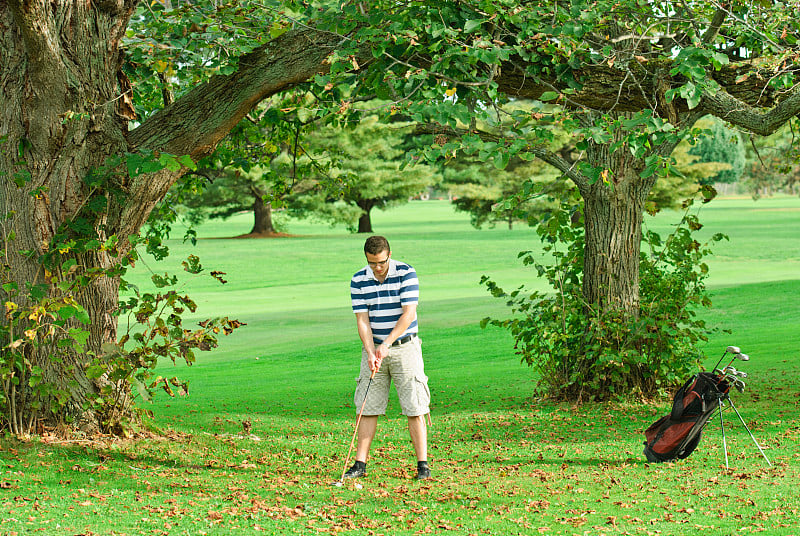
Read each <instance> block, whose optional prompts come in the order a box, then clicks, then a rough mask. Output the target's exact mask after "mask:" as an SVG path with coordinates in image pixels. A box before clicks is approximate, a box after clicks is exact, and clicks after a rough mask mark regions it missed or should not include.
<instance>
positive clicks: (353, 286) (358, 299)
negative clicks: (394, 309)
mask: <svg viewBox="0 0 800 536" xmlns="http://www.w3.org/2000/svg"><path fill="white" fill-rule="evenodd" d="M350 303H351V304H352V306H353V312H354V313H366V312H367V311H368V310H369V309H368V308H367V301H366V300H365V299H364V297H363V295H362V294H361V289H360V288H359V286H358V283H357V282H356V279H355V277H354V278H353V279H351V280H350Z"/></svg>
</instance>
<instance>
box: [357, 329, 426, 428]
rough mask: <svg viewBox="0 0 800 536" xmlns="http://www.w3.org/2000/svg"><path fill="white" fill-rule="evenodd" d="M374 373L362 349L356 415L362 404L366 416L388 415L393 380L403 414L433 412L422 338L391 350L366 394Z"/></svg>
mask: <svg viewBox="0 0 800 536" xmlns="http://www.w3.org/2000/svg"><path fill="white" fill-rule="evenodd" d="M371 374H372V371H371V370H370V369H369V364H368V362H367V351H366V350H362V351H361V373H360V375H359V377H358V378H356V382H357V385H356V392H355V395H354V396H353V402H354V404H355V408H356V413H358V411H360V410H361V404H364V415H386V406H387V404H388V402H389V384H390V383H391V382H392V381H394V386H395V389H397V396H398V398H399V399H400V407H401V409H402V412H403V415H405V416H407V417H417V416H419V415H426V414H428V413H430V403H431V392H430V390H429V389H428V377H427V376H425V367H424V365H423V363H422V346H421V344H420V340H419V338H417V337H414V338H413V339H412V340H410V341H409V342H407V343H405V344H401V345H399V346H393V347H391V348H389V355H388V356H387V357H386V359H384V360H383V362H382V363H381V368H380V369H379V370H378V372H376V373H375V377H374V378H373V379H372V385H370V387H369V392H368V393H367V385H368V384H369V377H370V375H371ZM365 394H366V395H367V400H366V402H365V401H364V395H365Z"/></svg>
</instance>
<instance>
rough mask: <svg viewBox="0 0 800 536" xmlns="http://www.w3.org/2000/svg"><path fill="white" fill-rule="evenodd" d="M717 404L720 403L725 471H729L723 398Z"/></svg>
mask: <svg viewBox="0 0 800 536" xmlns="http://www.w3.org/2000/svg"><path fill="white" fill-rule="evenodd" d="M717 402H718V403H719V425H720V427H722V450H724V451H725V469H729V467H728V440H727V439H726V438H725V421H723V420H722V410H723V409H724V406H723V405H722V397H720V398H718V399H717ZM737 413H738V412H737Z"/></svg>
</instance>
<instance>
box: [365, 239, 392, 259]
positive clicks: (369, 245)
mask: <svg viewBox="0 0 800 536" xmlns="http://www.w3.org/2000/svg"><path fill="white" fill-rule="evenodd" d="M381 251H388V252H390V253H391V251H392V248H390V247H389V241H388V240H386V238H385V237H383V236H370V237H369V238H367V241H366V242H364V253H369V254H370V255H377V254H378V253H380V252H381Z"/></svg>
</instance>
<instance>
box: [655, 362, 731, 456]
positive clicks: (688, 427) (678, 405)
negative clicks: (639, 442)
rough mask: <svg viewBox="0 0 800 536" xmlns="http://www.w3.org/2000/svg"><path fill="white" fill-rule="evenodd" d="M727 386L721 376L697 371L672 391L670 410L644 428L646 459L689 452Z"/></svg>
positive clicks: (698, 440) (716, 407)
mask: <svg viewBox="0 0 800 536" xmlns="http://www.w3.org/2000/svg"><path fill="white" fill-rule="evenodd" d="M729 390H730V386H729V385H728V383H727V382H726V381H725V380H723V379H722V378H721V377H720V376H717V375H716V374H711V373H709V372H700V373H698V374H696V375H694V376H693V377H692V378H690V379H689V380H688V381H687V382H686V383H685V384H683V387H681V388H680V389H679V390H678V392H677V393H676V394H675V397H674V398H673V401H672V411H671V412H670V413H669V414H667V415H664V416H663V417H661V418H660V419H658V420H657V421H656V422H654V423H653V424H651V425H650V427H649V428H648V429H647V430H645V432H644V435H645V438H646V441H645V442H644V455H645V456H646V457H647V461H649V462H668V461H670V460H674V459H676V458H679V459H683V458H686V457H687V456H689V455H690V454H691V453H692V452H693V451H694V449H695V448H697V445H698V443H700V434H701V432H702V431H703V428H704V427H705V425H706V423H707V422H708V420H709V419H710V418H711V417H712V416H713V415H714V412H715V411H716V410H717V409H718V408H719V400H720V399H721V398H725V397H726V395H727V393H728V391H729Z"/></svg>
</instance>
